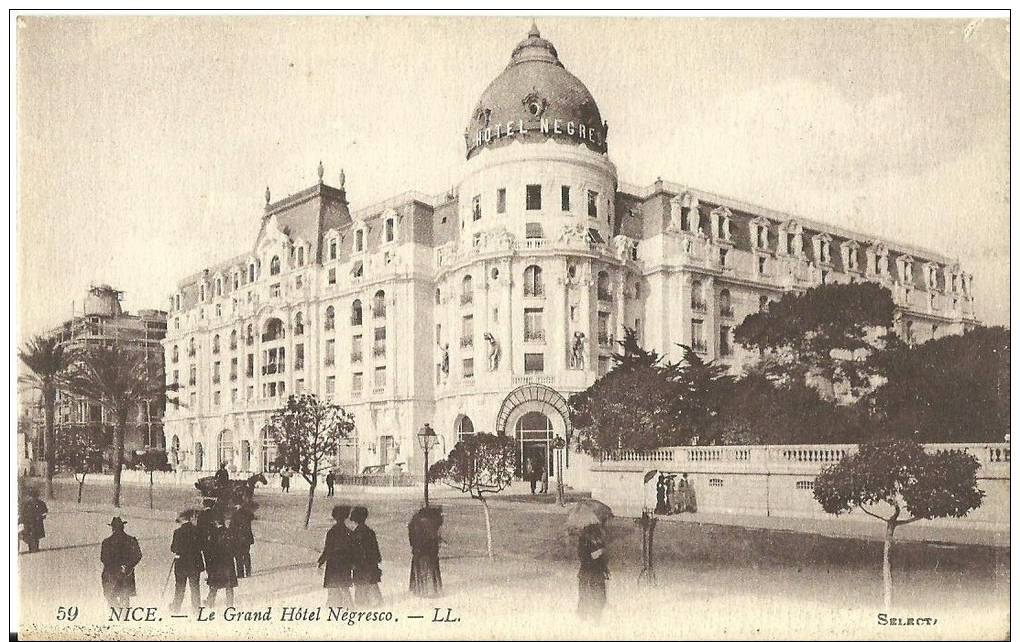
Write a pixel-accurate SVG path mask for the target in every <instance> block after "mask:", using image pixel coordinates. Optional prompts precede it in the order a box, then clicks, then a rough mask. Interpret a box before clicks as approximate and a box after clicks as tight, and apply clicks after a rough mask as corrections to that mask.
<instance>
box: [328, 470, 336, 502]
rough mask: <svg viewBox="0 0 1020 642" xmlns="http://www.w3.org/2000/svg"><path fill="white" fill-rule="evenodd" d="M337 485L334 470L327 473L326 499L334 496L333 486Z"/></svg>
mask: <svg viewBox="0 0 1020 642" xmlns="http://www.w3.org/2000/svg"><path fill="white" fill-rule="evenodd" d="M334 484H336V475H335V474H334V473H333V471H332V469H331V470H330V471H329V472H328V473H326V497H332V496H333V485H334Z"/></svg>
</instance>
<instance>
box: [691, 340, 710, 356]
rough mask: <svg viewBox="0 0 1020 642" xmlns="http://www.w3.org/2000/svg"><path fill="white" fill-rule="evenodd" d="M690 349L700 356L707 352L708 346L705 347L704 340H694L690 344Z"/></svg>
mask: <svg viewBox="0 0 1020 642" xmlns="http://www.w3.org/2000/svg"><path fill="white" fill-rule="evenodd" d="M691 348H693V349H694V351H695V352H699V353H701V354H705V353H707V352H708V346H707V345H705V341H704V339H695V340H694V341H693V342H692V343H691Z"/></svg>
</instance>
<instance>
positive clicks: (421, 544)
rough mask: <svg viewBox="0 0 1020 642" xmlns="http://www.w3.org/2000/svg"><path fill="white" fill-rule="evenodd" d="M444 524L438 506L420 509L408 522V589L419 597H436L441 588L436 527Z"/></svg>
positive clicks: (441, 579)
mask: <svg viewBox="0 0 1020 642" xmlns="http://www.w3.org/2000/svg"><path fill="white" fill-rule="evenodd" d="M442 525H443V512H442V509H441V508H440V507H439V506H428V507H425V508H422V509H420V510H419V511H418V512H417V513H415V514H414V517H412V518H411V521H410V522H408V524H407V539H408V541H409V542H410V544H411V580H410V589H411V593H413V594H415V595H419V596H421V597H435V596H437V595H439V594H441V593H442V591H443V576H442V574H441V573H440V572H439V542H440V537H439V528H440V527H441V526H442Z"/></svg>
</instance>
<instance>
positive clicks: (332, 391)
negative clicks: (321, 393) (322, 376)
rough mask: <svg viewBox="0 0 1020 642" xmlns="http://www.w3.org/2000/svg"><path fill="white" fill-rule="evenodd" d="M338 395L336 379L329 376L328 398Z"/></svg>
mask: <svg viewBox="0 0 1020 642" xmlns="http://www.w3.org/2000/svg"><path fill="white" fill-rule="evenodd" d="M335 393H336V377H334V376H333V375H329V376H328V377H326V398H327V399H329V398H331V397H332V396H333V395H334V394H335Z"/></svg>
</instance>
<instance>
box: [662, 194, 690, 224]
mask: <svg viewBox="0 0 1020 642" xmlns="http://www.w3.org/2000/svg"><path fill="white" fill-rule="evenodd" d="M689 197H690V195H689V194H687V193H684V194H681V195H680V196H677V197H675V198H673V199H672V200H671V201H670V202H669V223H667V224H666V231H667V232H680V231H682V230H683V229H684V225H683V209H684V208H685V207H687V201H688V200H689Z"/></svg>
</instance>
